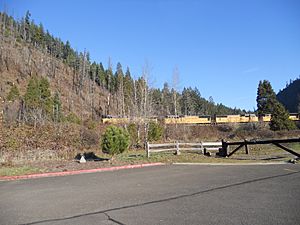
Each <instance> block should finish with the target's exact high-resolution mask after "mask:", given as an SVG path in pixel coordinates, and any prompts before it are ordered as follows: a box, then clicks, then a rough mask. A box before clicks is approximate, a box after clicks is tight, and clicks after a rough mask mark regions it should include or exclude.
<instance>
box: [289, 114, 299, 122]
mask: <svg viewBox="0 0 300 225" xmlns="http://www.w3.org/2000/svg"><path fill="white" fill-rule="evenodd" d="M289 119H290V120H293V121H299V120H300V114H298V113H290V115H289Z"/></svg>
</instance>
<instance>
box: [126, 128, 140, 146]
mask: <svg viewBox="0 0 300 225" xmlns="http://www.w3.org/2000/svg"><path fill="white" fill-rule="evenodd" d="M127 130H128V133H129V136H130V142H131V144H132V145H133V146H138V144H139V139H138V128H137V125H136V124H134V123H130V124H129V125H128V127H127Z"/></svg>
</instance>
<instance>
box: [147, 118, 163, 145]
mask: <svg viewBox="0 0 300 225" xmlns="http://www.w3.org/2000/svg"><path fill="white" fill-rule="evenodd" d="M162 135H163V128H162V126H161V125H160V124H158V123H155V122H150V123H149V129H148V141H158V140H160V139H161V137H162Z"/></svg>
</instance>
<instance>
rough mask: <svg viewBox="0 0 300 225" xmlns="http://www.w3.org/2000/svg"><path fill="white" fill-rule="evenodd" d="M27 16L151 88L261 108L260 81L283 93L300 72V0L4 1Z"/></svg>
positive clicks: (0, 3) (0, 6)
mask: <svg viewBox="0 0 300 225" xmlns="http://www.w3.org/2000/svg"><path fill="white" fill-rule="evenodd" d="M0 10H1V11H3V10H5V11H6V12H8V13H9V14H10V15H12V16H14V17H15V18H17V19H21V18H22V17H23V16H24V15H25V13H26V11H27V10H29V11H30V12H31V15H32V16H31V19H33V20H34V21H35V22H36V23H37V24H39V23H42V24H43V26H44V28H45V29H48V30H49V31H50V33H52V34H53V35H54V36H57V37H60V38H61V39H62V40H63V41H67V40H69V41H70V43H71V45H72V47H73V48H75V49H76V50H78V51H83V50H84V49H86V50H88V51H89V52H90V55H91V59H92V60H95V61H96V62H102V63H103V65H104V66H105V67H107V65H108V59H109V58H110V59H111V62H112V65H113V68H115V67H116V65H117V63H118V62H120V63H121V64H122V66H123V70H124V71H125V70H126V67H127V66H128V67H129V68H130V71H131V74H132V75H133V76H134V77H136V78H137V77H138V76H140V75H141V74H142V69H143V67H144V66H145V65H146V64H148V65H149V68H150V76H149V79H150V85H151V86H153V87H159V88H162V87H163V84H164V82H168V83H169V84H170V85H172V83H173V82H172V80H173V79H172V77H173V73H174V70H175V68H178V71H179V81H178V82H177V85H176V86H177V89H178V90H179V91H180V90H182V89H183V87H190V86H191V87H197V88H198V89H199V91H200V93H201V95H202V96H203V97H205V98H207V99H208V97H209V96H212V97H213V99H214V101H215V102H216V103H222V104H225V105H227V106H230V107H238V108H242V109H247V110H253V109H254V108H256V92H257V86H258V83H259V80H263V79H267V80H269V81H270V82H271V84H272V86H273V89H274V90H275V91H276V92H278V91H279V90H280V89H283V88H284V87H285V86H286V82H288V81H289V80H290V79H295V78H298V77H299V75H300V13H299V12H300V1H299V0H251V1H250V0H226V1H225V0H222V1H221V0H205V1H204V0H203V1H202V0H181V1H179V0H173V1H171V0H152V1H151V0H144V1H143V0H110V1H107V0H106V1H104V0H103V1H102V0H64V1H62V0H43V1H40V0H0Z"/></svg>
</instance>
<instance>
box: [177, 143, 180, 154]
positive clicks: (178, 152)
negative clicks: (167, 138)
mask: <svg viewBox="0 0 300 225" xmlns="http://www.w3.org/2000/svg"><path fill="white" fill-rule="evenodd" d="M176 155H180V151H179V143H178V141H176Z"/></svg>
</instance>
